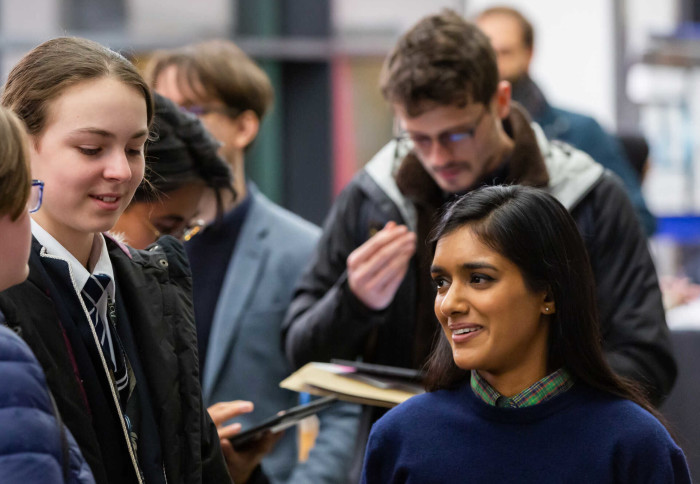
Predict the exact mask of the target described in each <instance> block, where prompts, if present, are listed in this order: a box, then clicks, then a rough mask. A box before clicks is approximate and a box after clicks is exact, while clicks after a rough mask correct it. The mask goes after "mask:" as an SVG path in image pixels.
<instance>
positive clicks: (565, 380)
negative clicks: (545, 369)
mask: <svg viewBox="0 0 700 484" xmlns="http://www.w3.org/2000/svg"><path fill="white" fill-rule="evenodd" d="M573 384H574V380H573V378H572V377H571V374H569V372H568V371H566V370H565V369H564V368H559V369H558V370H557V371H555V372H554V373H550V374H549V375H547V376H546V377H544V378H542V379H541V380H540V381H538V382H536V383H534V384H533V385H531V386H530V387H528V388H526V389H525V390H523V391H522V392H520V393H518V394H517V395H514V396H512V397H510V398H508V397H505V396H503V395H501V394H500V393H498V391H496V389H495V388H493V387H492V386H491V385H490V384H489V382H487V381H486V380H485V379H484V378H483V377H482V376H481V375H479V373H478V372H477V371H476V370H472V372H471V387H472V390H473V391H474V393H476V395H477V396H478V397H479V398H481V399H482V400H483V401H484V402H486V403H487V404H489V405H493V406H494V407H506V408H521V407H530V406H532V405H537V404H538V403H542V402H544V401H547V400H549V399H550V398H554V397H555V396H557V395H559V394H561V393H564V392H565V391H567V390H568V389H569V388H571V387H572V386H573Z"/></svg>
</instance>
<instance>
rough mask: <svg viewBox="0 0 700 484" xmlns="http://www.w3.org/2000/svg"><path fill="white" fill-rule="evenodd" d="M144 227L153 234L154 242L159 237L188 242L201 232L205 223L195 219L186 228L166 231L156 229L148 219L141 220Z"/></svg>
mask: <svg viewBox="0 0 700 484" xmlns="http://www.w3.org/2000/svg"><path fill="white" fill-rule="evenodd" d="M142 221H143V223H144V225H145V226H146V227H147V228H148V230H150V231H151V232H153V236H154V237H155V240H158V239H159V238H160V237H161V235H172V236H173V237H175V238H176V239H179V240H183V241H185V242H186V241H188V240H190V239H191V238H192V237H194V236H195V235H197V234H198V233H199V232H201V230H202V229H203V228H204V226H205V223H204V220H202V219H197V220H194V221H193V222H192V223H190V224H189V225H187V226H184V227H182V228H178V229H168V230H159V229H158V227H156V226H155V225H153V223H152V222H151V221H150V220H149V219H148V218H143V219H142Z"/></svg>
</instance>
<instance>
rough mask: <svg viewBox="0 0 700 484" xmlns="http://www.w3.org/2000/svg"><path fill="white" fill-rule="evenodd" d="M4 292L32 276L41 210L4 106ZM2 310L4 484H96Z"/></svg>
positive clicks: (16, 126) (18, 125) (0, 156)
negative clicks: (33, 221) (35, 222)
mask: <svg viewBox="0 0 700 484" xmlns="http://www.w3.org/2000/svg"><path fill="white" fill-rule="evenodd" d="M0 139H2V142H1V143H0V252H1V253H2V263H1V264H0V291H4V290H5V289H7V288H9V287H12V286H14V285H16V284H20V283H22V282H24V280H25V279H26V278H27V275H29V266H28V264H27V262H28V261H29V252H30V250H31V246H32V231H31V227H30V222H29V213H30V212H36V211H37V210H39V208H40V207H41V198H42V194H43V189H44V186H43V183H42V182H40V181H38V180H32V179H31V175H30V172H29V147H28V146H27V138H26V134H25V132H24V126H23V125H22V122H21V121H20V120H19V119H18V118H17V116H15V114H14V113H12V111H10V110H8V109H7V108H4V107H0ZM4 323H5V317H4V315H3V313H2V311H0V428H2V433H0V476H1V477H2V482H3V483H5V484H59V483H66V484H90V483H94V482H95V481H94V478H93V477H92V472H91V471H90V468H89V466H88V464H87V462H85V459H84V458H83V455H82V454H81V452H80V449H79V448H78V444H77V443H76V442H75V439H74V438H73V435H72V434H71V432H70V430H68V429H66V428H65V427H64V425H63V422H62V421H61V418H60V416H59V414H58V409H56V406H55V403H54V401H53V397H51V395H50V394H49V390H48V387H47V385H46V378H45V376H44V371H43V370H42V369H41V366H40V365H39V362H38V361H37V360H36V358H35V357H34V354H33V353H32V351H31V350H30V349H29V347H28V346H27V344H26V343H24V342H23V341H22V339H21V338H20V337H19V336H18V335H17V334H15V333H14V332H12V331H11V330H10V329H8V328H7V327H6V326H4Z"/></svg>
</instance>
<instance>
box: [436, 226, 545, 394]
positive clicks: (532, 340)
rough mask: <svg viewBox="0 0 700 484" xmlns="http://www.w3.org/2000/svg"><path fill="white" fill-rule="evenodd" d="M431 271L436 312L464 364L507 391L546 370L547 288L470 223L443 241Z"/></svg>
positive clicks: (512, 391) (459, 363)
mask: <svg viewBox="0 0 700 484" xmlns="http://www.w3.org/2000/svg"><path fill="white" fill-rule="evenodd" d="M431 276H432V278H433V281H434V282H435V284H436V286H437V295H436V297H435V314H436V316H437V318H438V320H439V321H440V324H441V326H442V329H443V332H444V334H445V337H446V338H447V340H448V341H449V343H450V345H451V347H452V354H453V357H454V361H455V363H456V365H457V366H458V367H460V368H462V369H464V370H470V369H476V370H478V371H479V374H481V375H482V376H483V377H484V378H486V380H487V381H489V383H491V385H492V386H494V388H496V389H497V390H498V391H499V392H501V394H503V395H506V396H511V395H512V394H515V393H517V392H519V391H521V390H522V389H524V388H527V387H528V386H529V385H531V384H532V383H534V382H536V381H538V380H539V379H541V378H543V377H544V376H546V374H547V340H548V335H549V322H548V321H547V318H544V317H543V315H548V314H550V312H553V305H552V304H551V303H549V302H547V297H546V296H547V295H546V291H541V292H537V291H532V290H530V289H529V288H528V287H527V286H526V284H525V281H524V279H523V276H522V273H521V272H520V270H519V269H518V267H517V266H516V265H515V264H513V263H512V262H511V261H510V260H508V259H506V258H505V257H503V256H502V255H501V254H499V253H498V252H496V251H494V250H493V249H491V248H489V247H488V246H486V245H484V244H483V243H482V242H481V241H480V240H479V239H478V238H477V237H476V236H475V235H474V233H473V231H472V230H471V228H470V227H469V226H464V227H461V228H459V229H457V230H455V231H453V232H451V233H449V234H448V235H446V236H444V237H443V238H441V239H440V240H439V241H438V243H437V246H436V250H435V256H434V258H433V265H432V267H431ZM547 308H549V310H547ZM509 394H510V395H509Z"/></svg>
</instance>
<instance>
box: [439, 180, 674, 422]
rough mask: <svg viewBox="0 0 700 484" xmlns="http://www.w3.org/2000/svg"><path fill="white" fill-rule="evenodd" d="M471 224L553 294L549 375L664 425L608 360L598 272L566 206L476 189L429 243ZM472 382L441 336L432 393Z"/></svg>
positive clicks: (524, 192)
mask: <svg viewBox="0 0 700 484" xmlns="http://www.w3.org/2000/svg"><path fill="white" fill-rule="evenodd" d="M465 226H468V227H469V228H470V229H471V231H472V233H473V234H474V235H475V236H476V237H477V238H478V239H479V240H480V241H481V242H482V243H484V244H485V245H486V246H488V247H490V248H491V249H493V250H495V251H496V252H498V253H499V254H501V255H502V256H504V257H506V258H507V259H508V260H510V261H511V262H513V263H514V264H515V265H516V266H517V267H518V268H519V270H520V272H521V273H522V276H523V279H524V281H525V284H526V286H527V287H528V288H529V289H531V290H533V291H542V290H546V291H548V292H549V294H550V295H551V297H552V298H553V300H554V303H555V305H556V312H555V313H554V314H552V315H550V316H548V318H549V324H550V325H551V326H550V331H549V342H548V355H547V366H548V370H549V371H554V370H556V369H558V368H561V367H564V368H566V369H567V370H568V371H569V372H570V373H571V374H572V375H573V376H574V378H575V379H576V380H578V381H581V382H584V383H585V384H587V385H589V386H591V387H593V388H596V389H598V390H601V391H603V392H606V393H609V394H612V395H616V396H618V397H622V398H626V399H628V400H631V401H633V402H635V403H637V404H639V405H640V406H641V407H643V408H645V409H646V410H648V411H649V412H651V413H652V414H653V415H654V416H656V417H657V418H659V419H660V420H662V419H661V418H660V415H659V414H658V412H657V411H656V410H655V409H654V408H653V407H652V405H651V404H650V403H649V401H648V400H647V399H646V397H645V396H644V394H643V393H642V392H641V391H640V390H639V388H638V387H637V386H636V384H634V383H633V382H631V381H629V380H626V379H624V378H621V377H619V376H617V375H615V374H614V373H613V371H612V369H611V368H610V366H608V364H607V362H606V361H605V359H604V357H603V351H602V345H601V336H600V330H599V320H598V310H597V305H596V293H595V280H594V278H593V271H592V269H591V265H590V262H589V260H588V254H587V252H586V247H585V245H584V243H583V240H582V239H581V236H580V234H579V231H578V228H577V227H576V223H575V222H574V220H573V218H572V217H571V215H569V213H568V212H567V210H566V209H565V208H564V206H563V205H561V204H560V203H559V202H558V201H557V200H556V199H555V198H554V197H553V196H551V195H549V194H548V193H546V192H544V191H543V190H538V189H535V188H531V187H524V186H518V185H512V186H489V187H484V188H481V189H478V190H474V191H472V192H470V193H467V194H466V195H464V196H462V197H461V198H459V199H457V200H456V201H454V202H453V203H451V204H450V205H449V206H448V207H447V208H446V209H445V212H444V213H443V215H442V216H441V218H440V220H439V222H438V223H437V224H436V226H435V227H434V228H433V231H432V233H431V236H430V239H429V242H430V243H431V244H432V246H433V251H434V249H435V245H436V243H437V241H438V240H440V239H441V238H443V237H445V236H447V235H449V234H451V233H452V232H454V231H455V230H457V229H459V228H462V227H465ZM468 378H469V371H466V370H462V369H461V368H459V367H457V365H456V364H455V362H454V359H453V357H452V349H451V347H450V344H449V342H448V341H447V339H446V338H445V337H441V338H440V341H439V342H438V344H437V345H436V347H435V349H434V350H433V352H432V354H431V356H430V358H429V360H428V363H427V378H426V388H427V389H428V391H435V390H439V389H442V388H452V387H454V386H456V385H457V384H459V383H460V382H463V381H465V380H466V379H468ZM662 422H663V420H662Z"/></svg>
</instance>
